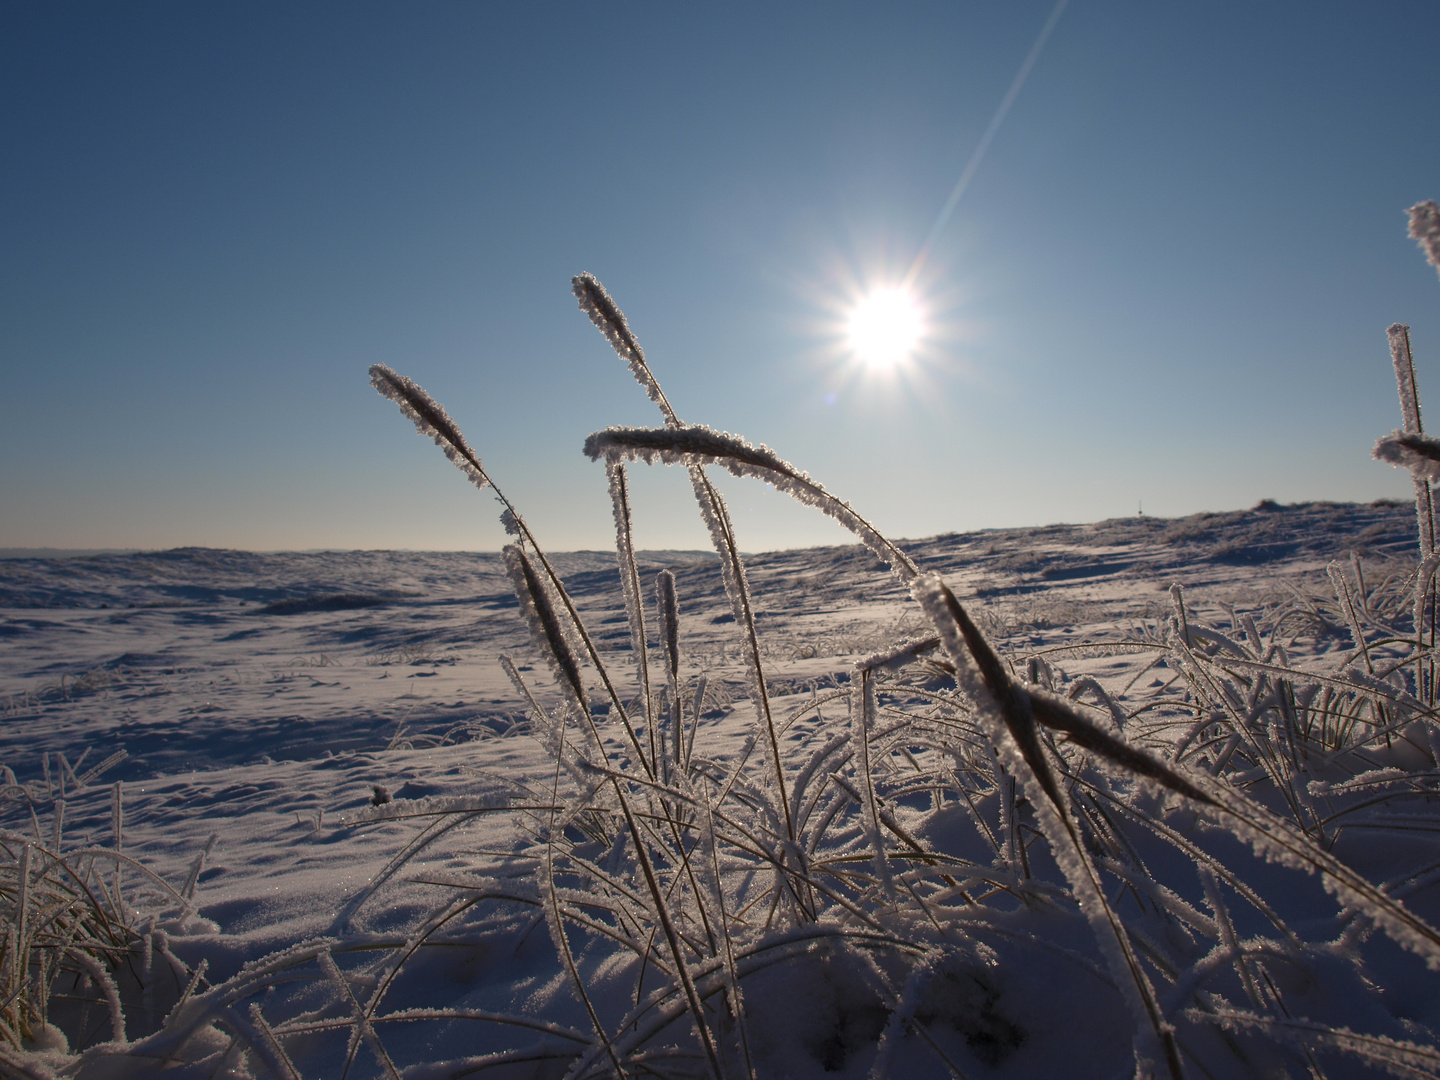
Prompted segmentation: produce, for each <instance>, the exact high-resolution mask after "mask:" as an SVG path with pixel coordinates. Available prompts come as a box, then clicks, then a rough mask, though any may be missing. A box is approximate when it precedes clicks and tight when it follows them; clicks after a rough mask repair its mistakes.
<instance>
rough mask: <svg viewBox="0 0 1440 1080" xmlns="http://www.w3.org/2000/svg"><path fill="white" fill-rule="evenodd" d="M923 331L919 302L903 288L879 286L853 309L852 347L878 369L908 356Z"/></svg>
mask: <svg viewBox="0 0 1440 1080" xmlns="http://www.w3.org/2000/svg"><path fill="white" fill-rule="evenodd" d="M924 332H925V318H924V314H923V313H922V312H921V310H920V305H919V304H918V303H916V301H915V298H914V297H913V296H911V295H910V293H909V291H908V290H906V289H903V288H889V289H876V290H874V291H873V292H870V293H868V294H867V295H866V296H864V297H863V298H862V299H861V300H860V302H859V303H858V304H856V305H855V309H854V310H853V311H852V312H851V313H850V321H849V327H848V336H849V341H850V348H851V349H853V350H854V352H855V355H856V356H858V357H859V358H860V359H861V360H862V361H864V363H865V364H866V365H868V366H869V367H871V368H873V369H876V370H880V371H886V370H889V369H890V368H893V367H895V366H897V365H899V364H902V363H904V362H905V361H906V360H908V359H909V358H910V354H911V353H912V352H913V351H914V350H915V347H916V345H918V344H919V342H920V338H921V336H922V335H923V334H924Z"/></svg>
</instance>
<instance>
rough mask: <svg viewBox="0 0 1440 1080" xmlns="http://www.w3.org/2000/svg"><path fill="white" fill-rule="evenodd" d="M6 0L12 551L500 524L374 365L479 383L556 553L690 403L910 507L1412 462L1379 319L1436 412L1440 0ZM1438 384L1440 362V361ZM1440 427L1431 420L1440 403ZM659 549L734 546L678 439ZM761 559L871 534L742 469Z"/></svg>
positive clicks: (1082, 515)
mask: <svg viewBox="0 0 1440 1080" xmlns="http://www.w3.org/2000/svg"><path fill="white" fill-rule="evenodd" d="M1053 3H1054V0H1034V2H1032V0H1005V2H1001V0H983V2H966V0H948V2H944V3H903V2H898V3H886V4H878V3H843V2H835V0H827V2H824V3H813V4H805V3H774V2H767V3H759V4H744V3H735V2H731V3H726V4H706V5H700V4H661V3H654V4H627V3H615V4H583V5H582V4H550V3H536V4H513V5H501V4H488V3H487V4H482V3H422V4H399V3H394V4H365V3H357V2H353V0H347V2H346V3H343V4H318V3H300V4H297V3H290V2H286V3H273V4H269V3H257V2H247V3H243V4H241V3H233V4H232V3H202V4H185V3H178V2H175V3H165V4H155V3H127V4H111V3H94V4H64V3H45V4H39V3H21V2H18V0H9V2H3V3H0V147H3V149H0V376H3V379H0V385H3V387H4V389H3V392H0V547H12V546H13V547H19V546H26V547H30V546H57V547H146V548H154V547H170V546H177V545H182V544H205V545H211V546H221V547H244V548H257V549H282V548H314V547H343V548H352V547H409V548H481V549H493V548H496V547H498V546H499V545H500V544H501V543H502V542H503V533H502V531H501V529H500V527H499V525H498V524H497V523H496V520H495V509H496V508H495V507H494V504H493V503H492V502H491V500H490V499H489V498H488V496H482V495H479V494H478V493H476V492H475V490H474V489H473V488H471V487H470V486H469V485H468V484H467V483H466V482H465V479H464V477H463V476H461V474H460V473H459V472H458V471H456V470H455V469H453V468H452V467H451V466H450V465H449V464H448V463H447V462H446V461H445V460H444V459H443V457H442V456H441V455H440V453H439V451H438V450H437V449H436V448H435V447H434V446H432V445H430V444H429V443H427V442H425V441H423V440H421V439H420V438H418V437H417V436H416V435H415V434H414V432H413V429H411V428H410V426H409V425H408V423H407V422H406V421H405V420H403V418H402V417H401V416H400V414H399V412H398V410H397V409H396V408H395V407H394V405H392V404H391V403H389V402H387V401H384V400H382V399H381V398H380V397H379V396H378V395H376V394H375V393H374V392H373V391H372V390H371V389H370V388H369V386H368V384H367V379H366V368H367V367H368V366H369V365H370V364H372V363H376V362H383V363H387V364H390V365H391V366H393V367H394V368H396V369H397V370H399V371H401V372H402V373H405V374H408V375H410V376H411V377H412V378H414V379H416V380H417V381H418V382H420V383H421V384H422V385H423V386H424V387H426V389H428V390H429V391H431V392H432V393H433V394H434V395H435V396H436V397H437V398H438V399H439V400H440V401H441V402H442V403H443V404H444V405H445V406H446V408H447V409H448V410H449V411H450V413H451V414H452V415H453V416H454V417H455V418H456V419H457V420H458V421H459V423H460V424H461V426H462V427H463V428H464V430H465V432H466V434H467V435H468V437H469V439H470V441H471V443H472V444H473V445H474V446H475V447H476V449H477V450H478V451H479V452H480V454H481V457H482V459H483V460H484V462H485V464H486V467H487V468H488V469H489V470H490V471H491V473H492V474H493V475H494V476H495V478H496V479H497V480H498V481H499V483H500V484H501V486H502V488H503V489H504V490H505V491H506V494H507V495H508V496H510V497H511V498H512V500H514V501H515V502H516V503H517V505H518V506H519V507H520V508H521V510H522V512H524V513H525V514H526V515H527V517H528V518H529V519H530V521H531V523H532V525H533V526H534V527H535V529H536V530H537V532H538V533H539V535H540V536H541V537H542V538H543V539H544V540H546V541H548V546H550V547H552V548H554V549H557V550H559V549H567V548H580V547H605V546H608V545H609V543H610V537H611V524H610V516H609V504H608V499H607V497H606V494H605V485H604V477H603V470H602V469H601V467H600V466H598V465H596V464H593V463H591V462H589V461H588V460H586V459H585V458H584V457H583V456H582V455H581V453H580V447H581V444H582V442H583V441H584V438H585V436H586V435H587V434H588V433H590V432H591V431H593V430H595V429H597V428H600V427H603V426H605V425H606V424H611V423H620V424H651V423H655V422H657V419H658V418H657V415H656V414H655V412H654V410H653V408H652V407H651V406H650V404H649V402H648V401H646V400H645V398H644V396H643V395H642V394H641V392H640V391H639V389H638V387H636V386H635V384H634V383H633V382H632V381H631V380H630V378H629V375H628V373H627V371H626V370H625V368H624V367H623V365H622V364H621V363H620V362H619V361H618V360H617V359H616V358H615V357H614V355H613V354H612V353H610V351H609V349H608V347H607V346H606V345H605V343H604V341H603V340H602V339H601V337H600V336H599V335H598V334H597V333H596V332H595V331H594V330H593V328H592V327H591V326H590V325H589V323H588V321H587V320H586V319H585V318H584V317H583V316H582V315H581V314H580V312H579V311H578V309H577V308H576V305H575V303H574V300H573V299H572V298H571V296H570V293H569V279H570V277H571V275H573V274H575V273H577V272H579V271H582V270H589V271H592V272H593V273H595V274H596V275H597V276H599V277H600V279H601V280H602V281H603V282H604V283H605V284H606V285H607V286H608V287H609V289H610V291H611V292H612V294H614V296H615V297H616V299H617V300H618V301H619V303H620V305H621V306H622V307H623V308H624V309H625V311H626V313H627V315H628V316H629V318H630V322H631V325H632V326H633V327H634V329H635V330H636V332H637V333H638V335H639V337H640V340H641V341H642V342H643V343H644V344H645V346H646V348H647V351H648V353H649V357H650V360H651V364H652V367H653V368H654V370H655V372H656V374H657V375H658V377H659V378H660V381H661V383H662V384H663V385H664V387H665V389H666V391H667V393H668V394H669V396H670V400H671V401H672V403H673V404H674V405H675V408H676V410H677V411H678V412H679V414H680V415H681V416H682V417H683V418H684V419H685V420H687V421H689V422H703V423H708V424H711V425H713V426H715V427H718V428H723V429H726V430H729V431H732V432H736V433H739V434H743V435H744V436H746V437H747V438H749V439H751V440H752V441H756V442H764V443H766V444H768V445H769V446H771V447H772V448H773V449H775V450H776V451H777V452H778V453H780V454H781V455H782V456H784V457H786V458H787V459H789V460H790V461H792V462H794V463H795V464H797V465H799V466H800V467H802V468H804V469H807V470H808V471H809V472H810V473H811V474H812V475H813V476H815V477H816V478H817V479H819V480H821V481H822V482H823V483H825V484H826V485H827V486H828V487H830V488H831V490H833V491H835V492H837V493H838V494H840V495H842V496H843V497H845V498H847V499H849V500H850V501H851V502H852V503H853V504H854V505H855V506H856V507H857V509H859V510H860V511H861V512H862V513H863V514H865V515H867V516H868V517H870V518H871V519H872V520H873V521H874V522H875V524H876V525H877V526H878V527H880V528H881V530H882V531H884V532H886V533H888V534H890V535H893V536H924V535H931V534H935V533H938V532H946V531H951V530H965V529H973V528H981V527H990V526H1010V525H1030V524H1043V523H1050V522H1057V521H1070V522H1076V521H1091V520H1097V519H1101V518H1106V517H1114V516H1120V515H1125V514H1133V513H1135V511H1136V510H1137V508H1138V507H1139V506H1140V505H1141V504H1142V503H1143V506H1144V510H1145V512H1146V513H1153V514H1157V515H1166V516H1171V515H1180V514H1186V513H1191V512H1194V511H1198V510H1226V509H1234V508H1237V507H1243V506H1249V505H1252V504H1254V503H1255V502H1256V501H1257V500H1259V499H1261V498H1274V499H1277V500H1280V501H1282V502H1293V501H1300V500H1310V499H1336V500H1365V501H1368V500H1371V499H1375V498H1378V497H1382V496H1394V497H1405V496H1406V495H1407V493H1408V483H1407V481H1406V480H1405V478H1404V477H1403V476H1401V475H1400V474H1398V473H1396V472H1395V471H1394V470H1392V469H1390V468H1389V467H1387V466H1383V465H1380V464H1378V463H1376V462H1373V461H1371V460H1370V459H1369V448H1370V446H1371V444H1372V443H1373V442H1374V440H1375V439H1376V437H1377V436H1379V435H1381V434H1384V433H1385V432H1387V431H1389V430H1390V429H1392V428H1394V427H1396V426H1398V424H1399V411H1398V407H1397V405H1396V402H1395V393H1394V382H1393V378H1392V376H1391V373H1390V369H1389V363H1388V356H1387V352H1386V346H1385V335H1384V331H1385V327H1386V326H1387V325H1388V324H1389V323H1391V322H1393V321H1397V320H1398V321H1404V322H1409V323H1411V324H1412V326H1413V327H1414V340H1415V346H1416V353H1417V365H1418V368H1419V375H1420V386H1421V392H1422V401H1423V400H1433V401H1436V402H1440V282H1437V279H1436V274H1435V271H1434V270H1433V269H1431V268H1430V267H1428V266H1427V265H1426V264H1425V262H1424V259H1423V257H1422V256H1421V254H1420V253H1419V252H1418V250H1417V249H1416V247H1415V245H1414V243H1413V241H1411V240H1409V239H1407V238H1406V236H1405V231H1404V230H1405V220H1406V219H1405V216H1404V213H1403V211H1404V209H1405V207H1407V206H1409V205H1410V204H1412V203H1414V202H1416V201H1419V200H1421V199H1426V198H1440V125H1437V120H1440V65H1437V64H1436V62H1435V54H1434V48H1435V41H1436V40H1437V38H1440V5H1436V4H1435V3H1434V2H1433V0H1426V2H1415V3H1405V2H1385V3H1367V4H1356V3H1340V2H1330V3H1326V2H1318V3H1299V2H1292V3H1271V2H1263V0H1238V2H1231V0H1207V2H1205V3H1188V4H1181V3H1175V2H1169V0H1071V3H1070V5H1069V7H1068V8H1067V9H1066V10H1065V12H1064V14H1063V16H1062V17H1061V19H1060V21H1059V23H1058V25H1057V26H1056V28H1055V31H1054V34H1053V36H1051V37H1050V39H1049V41H1048V43H1047V44H1046V46H1045V48H1044V51H1043V53H1042V54H1041V55H1040V58H1039V60H1038V62H1037V63H1036V65H1035V67H1034V69H1033V72H1032V74H1031V75H1030V78H1029V81H1028V82H1027V83H1026V84H1025V86H1024V88H1023V89H1022V91H1021V92H1020V94H1019V96H1018V98H1017V99H1016V100H1015V104H1014V107H1013V108H1012V109H1011V110H1010V112H1009V114H1008V116H1007V117H1006V119H1005V121H1004V124H1003V125H1002V126H1001V128H1000V129H999V132H998V134H997V135H996V137H995V138H994V141H993V143H992V144H991V145H990V148H989V152H988V155H987V156H986V158H985V160H984V162H983V164H982V166H981V168H980V169H979V172H978V173H977V174H976V176H975V179H974V182H973V183H972V184H971V185H970V187H969V189H968V190H967V191H966V192H965V195H964V197H963V198H962V199H961V201H960V203H959V205H958V207H957V209H956V211H955V213H954V216H953V217H952V218H951V219H950V221H949V223H948V225H947V227H946V229H945V231H944V232H943V233H942V235H941V237H940V239H939V241H938V242H937V244H936V245H935V248H934V251H933V253H932V255H931V257H930V259H929V260H928V262H927V263H926V265H925V268H924V271H923V272H922V273H921V275H920V278H919V280H918V282H917V287H916V293H917V294H918V296H919V298H920V300H921V302H922V304H923V306H924V308H925V310H926V334H925V337H924V339H923V340H922V342H921V344H920V346H919V347H918V349H917V351H916V353H915V354H914V356H913V357H912V358H911V360H910V361H909V362H908V363H906V364H903V365H901V366H899V367H897V368H895V369H892V370H889V371H874V370H870V369H868V368H866V367H863V366H860V365H857V364H856V363H855V362H854V359H853V357H851V356H850V355H848V352H847V348H846V341H845V337H844V320H845V312H846V310H847V305H849V304H851V303H853V302H854V300H855V298H856V297H857V296H858V295H859V294H860V293H863V292H864V291H865V290H867V289H871V288H875V287H879V286H883V285H885V284H887V283H889V284H893V283H894V282H895V281H896V280H898V279H899V278H900V277H902V276H903V274H904V273H905V271H906V269H907V267H909V266H910V265H911V263H912V261H913V259H914V257H915V255H916V253H917V251H918V249H919V248H920V245H921V243H922V242H923V240H924V238H925V236H926V234H927V232H928V231H929V230H930V228H931V226H932V224H933V223H934V221H935V218H936V215H937V213H938V211H939V210H940V207H941V205H942V204H943V203H944V202H945V199H946V196H947V195H948V194H949V193H950V191H951V189H952V187H953V186H954V184H955V182H956V179H957V178H958V177H959V175H960V173H961V170H962V169H963V168H964V166H965V163H966V161H967V160H968V159H969V157H970V155H971V153H972V152H973V151H974V149H975V147H976V144H977V143H978V142H979V140H980V138H981V136H982V134H983V132H984V131H985V128H986V126H987V124H988V123H989V122H990V120H991V117H992V116H993V115H994V113H995V110H996V108H997V106H998V105H999V103H1000V101H1001V99H1002V98H1003V96H1004V94H1005V91H1006V89H1007V88H1008V87H1009V86H1010V84H1011V81H1012V79H1013V78H1014V77H1015V74H1016V71H1017V69H1018V68H1019V66H1020V63H1021V61H1022V60H1023V59H1024V57H1025V56H1026V54H1027V52H1028V51H1029V50H1030V48H1031V46H1032V45H1033V44H1034V42H1035V39H1036V35H1037V34H1038V33H1039V31H1040V28H1041V26H1042V25H1043V24H1044V22H1045V20H1046V18H1047V17H1048V16H1049V14H1050V12H1051V10H1052V8H1053ZM1426 395H1428V398H1426ZM1436 423H1437V424H1440V414H1437V420H1436ZM637 487H638V498H637V504H638V505H637V515H638V520H637V532H638V540H639V541H640V543H641V544H642V545H646V546H652V547H661V546H671V547H701V546H705V539H704V534H703V531H702V530H701V528H700V526H699V524H698V522H697V521H696V520H695V516H694V513H693V509H692V504H691V502H690V497H689V494H688V485H687V483H686V482H685V480H684V477H683V474H679V473H676V472H673V471H670V472H665V473H661V472H658V471H652V472H651V473H650V474H648V475H646V476H643V477H640V478H637ZM725 489H726V490H727V491H732V492H734V503H733V508H734V511H735V516H736V526H737V530H738V532H739V534H740V540H741V543H742V546H743V547H745V548H747V549H750V550H760V549H766V548H774V547H783V546H797V545H806V544H814V543H827V542H832V541H842V540H844V539H845V534H843V533H841V532H840V531H839V530H838V528H837V527H835V526H833V525H832V524H830V523H829V522H828V521H827V520H826V519H823V518H821V517H819V516H818V515H815V514H814V513H813V512H812V511H807V510H804V509H803V508H799V507H789V506H787V505H786V504H785V503H784V500H783V497H782V496H779V495H776V494H775V493H773V492H770V491H768V490H767V489H765V488H764V487H763V486H758V485H755V484H753V483H752V484H748V485H746V484H741V483H740V482H738V481H736V482H733V483H727V484H726V485H725Z"/></svg>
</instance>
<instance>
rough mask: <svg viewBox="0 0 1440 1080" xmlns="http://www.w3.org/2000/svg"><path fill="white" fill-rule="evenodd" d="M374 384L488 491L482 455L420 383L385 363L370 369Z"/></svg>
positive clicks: (475, 481)
mask: <svg viewBox="0 0 1440 1080" xmlns="http://www.w3.org/2000/svg"><path fill="white" fill-rule="evenodd" d="M370 385H371V386H373V387H375V389H376V390H378V391H379V392H380V393H381V394H382V395H384V396H385V397H387V398H389V399H390V400H391V401H393V402H395V404H397V405H399V406H400V411H401V412H402V413H404V414H405V416H407V417H408V418H409V419H410V420H412V421H414V423H415V430H416V431H418V432H419V433H420V434H421V435H428V436H429V437H430V438H431V439H433V440H434V441H435V445H436V446H438V447H440V449H441V450H443V451H445V456H446V457H447V458H449V459H450V460H451V462H453V463H454V465H455V466H456V468H458V469H459V470H460V471H461V472H463V473H464V474H465V475H466V476H468V477H469V478H470V482H471V483H472V484H474V485H475V486H476V487H477V488H484V487H485V486H486V485H487V484H489V483H490V478H489V477H488V476H486V475H485V470H484V468H482V467H481V465H480V457H479V455H478V454H476V453H475V451H474V450H472V449H471V448H470V444H469V443H467V442H466V441H465V436H464V435H462V434H460V428H459V427H458V426H457V425H456V423H455V421H454V420H451V419H450V414H449V413H447V412H446V411H445V410H444V409H442V408H441V407H440V403H439V402H438V401H436V400H435V399H434V398H432V397H431V396H430V395H429V394H427V393H426V392H425V391H424V390H422V389H421V388H420V386H419V384H418V383H416V382H415V381H414V380H413V379H407V378H406V377H405V376H404V375H401V374H398V373H397V372H395V371H393V370H391V369H390V368H388V367H386V366H385V365H384V364H374V365H372V366H371V368H370Z"/></svg>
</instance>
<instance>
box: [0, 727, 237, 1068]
mask: <svg viewBox="0 0 1440 1080" xmlns="http://www.w3.org/2000/svg"><path fill="white" fill-rule="evenodd" d="M86 756H87V755H86V754H81V756H80V758H79V760H78V761H76V762H75V763H74V764H73V765H72V764H71V762H70V760H69V758H68V757H67V756H66V755H65V754H63V753H57V754H55V755H54V756H53V765H52V759H51V755H50V754H48V753H47V754H46V755H45V757H44V760H43V765H44V780H43V782H34V783H31V784H27V785H21V784H18V783H16V782H15V778H14V774H13V773H12V772H11V771H10V770H9V769H8V768H7V769H5V770H4V772H5V779H6V781H7V783H5V784H4V785H3V786H0V801H3V802H5V803H9V804H11V805H14V804H16V803H19V804H21V805H23V806H24V807H25V808H26V809H27V811H28V816H29V818H30V823H31V826H32V828H31V830H30V831H29V832H23V831H12V830H0V912H3V915H4V931H3V937H0V1072H4V1073H5V1074H6V1075H15V1076H43V1075H46V1072H45V1066H44V1065H43V1063H37V1062H36V1061H34V1060H32V1058H31V1055H34V1054H38V1055H40V1056H41V1058H42V1059H45V1058H46V1057H47V1056H48V1057H49V1058H53V1059H63V1057H64V1055H65V1054H66V1053H68V1052H70V1051H81V1050H86V1049H88V1048H90V1047H93V1046H95V1045H96V1044H109V1045H124V1044H125V1043H126V1041H127V1039H128V1038H129V1037H131V1036H136V1035H143V1034H146V1033H148V1032H150V1031H152V1030H154V1028H155V1027H157V1026H158V1022H159V1020H160V1019H161V1018H162V1017H163V1016H164V1015H165V1012H166V1010H167V1009H169V1008H171V1007H173V1006H174V1005H175V1004H176V1003H177V1001H179V1000H181V999H183V997H184V996H185V995H187V994H188V993H190V992H193V990H194V988H195V987H196V986H197V985H198V984H200V983H201V982H202V981H203V977H204V970H203V964H202V965H201V967H200V968H198V969H192V968H190V967H189V966H188V965H187V964H185V963H184V962H183V961H182V960H180V959H179V958H178V957H176V956H175V954H174V953H173V952H172V951H171V950H170V948H169V937H168V933H175V932H177V931H179V932H182V933H183V932H189V931H191V930H193V929H195V928H196V927H197V926H199V925H201V924H200V923H199V922H198V920H197V917H196V913H195V907H194V903H193V897H194V892H195V884H196V881H197V880H198V878H199V874H200V871H201V869H202V868H203V866H204V861H205V857H206V855H208V854H209V846H207V847H206V849H205V850H204V851H202V852H201V853H200V854H199V855H198V856H197V857H196V859H195V861H194V863H193V864H192V866H191V872H190V874H189V876H188V879H187V881H186V882H185V884H184V885H183V886H182V887H181V888H180V889H175V888H174V887H172V886H171V885H169V884H168V883H166V882H165V881H163V880H161V879H160V878H158V877H156V876H155V875H154V874H152V873H151V872H150V871H149V870H147V869H146V868H145V867H144V866H143V865H142V864H140V863H139V862H137V861H136V860H135V859H133V858H131V857H130V856H128V855H127V854H126V853H125V844H124V788H123V785H121V784H120V783H118V782H117V783H116V784H114V785H113V786H112V787H111V788H110V789H109V795H110V833H111V836H110V843H109V845H108V846H107V845H103V844H96V843H91V842H89V841H88V840H82V841H81V842H80V843H78V844H77V843H75V842H73V841H72V839H71V837H70V836H69V835H67V833H66V806H67V805H68V804H69V803H70V802H73V801H76V800H78V799H93V798H94V797H95V796H96V795H97V794H103V793H104V791H105V788H104V787H102V786H98V785H97V784H96V781H97V779H98V778H99V777H100V776H101V775H102V774H103V773H104V772H106V771H107V770H109V769H110V768H112V767H113V766H115V765H116V764H118V763H119V762H120V761H121V760H122V759H123V758H124V757H125V753H124V751H116V752H115V753H113V754H111V755H110V756H109V757H107V758H106V759H105V760H103V761H101V762H99V763H98V764H96V765H93V766H91V767H90V768H88V769H82V767H81V766H82V765H83V763H84V760H85V757H86ZM213 843H214V837H212V838H211V846H213Z"/></svg>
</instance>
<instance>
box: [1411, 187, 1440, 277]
mask: <svg viewBox="0 0 1440 1080" xmlns="http://www.w3.org/2000/svg"><path fill="white" fill-rule="evenodd" d="M1407 213H1409V215H1410V235H1411V236H1412V237H1414V238H1415V239H1416V240H1418V241H1420V247H1421V249H1422V250H1423V251H1424V252H1425V260H1426V261H1427V262H1428V263H1429V264H1430V265H1431V266H1433V267H1435V268H1436V269H1440V204H1437V203H1436V202H1435V200H1434V199H1427V200H1425V201H1424V202H1422V203H1416V204H1415V205H1414V206H1412V207H1410V209H1409V210H1408V211H1407Z"/></svg>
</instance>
